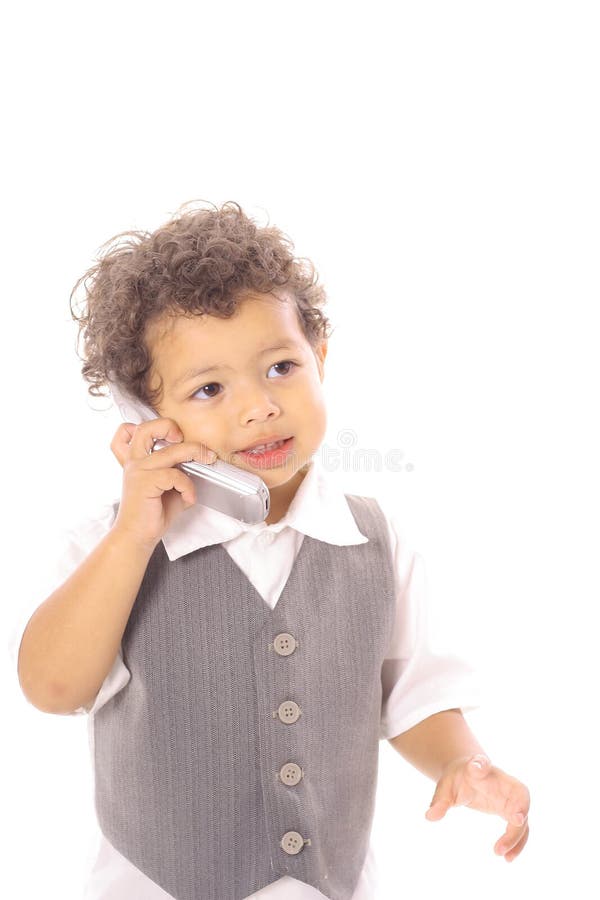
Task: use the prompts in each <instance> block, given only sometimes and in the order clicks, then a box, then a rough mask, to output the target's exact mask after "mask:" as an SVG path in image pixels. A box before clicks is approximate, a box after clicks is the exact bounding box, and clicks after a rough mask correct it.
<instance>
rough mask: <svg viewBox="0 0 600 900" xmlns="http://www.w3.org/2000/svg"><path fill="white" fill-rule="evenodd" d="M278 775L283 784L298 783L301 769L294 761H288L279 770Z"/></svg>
mask: <svg viewBox="0 0 600 900" xmlns="http://www.w3.org/2000/svg"><path fill="white" fill-rule="evenodd" d="M279 777H280V778H281V780H282V781H283V783H284V784H298V782H299V781H300V779H301V778H302V769H301V768H300V766H298V765H296V763H293V762H288V763H286V764H285V765H284V766H282V767H281V769H280V770H279Z"/></svg>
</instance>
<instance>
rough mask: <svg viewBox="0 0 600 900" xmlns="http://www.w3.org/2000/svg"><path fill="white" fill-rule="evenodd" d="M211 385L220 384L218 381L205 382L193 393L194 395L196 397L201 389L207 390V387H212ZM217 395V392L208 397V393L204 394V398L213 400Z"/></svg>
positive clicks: (216, 385)
mask: <svg viewBox="0 0 600 900" xmlns="http://www.w3.org/2000/svg"><path fill="white" fill-rule="evenodd" d="M211 387H219V385H218V384H217V382H216V381H211V382H210V384H204V385H202V387H201V388H198V390H197V391H194V393H193V394H192V397H195V396H196V394H199V393H200V391H205V390H206V388H211ZM216 396H217V395H216V394H209V395H208V397H207V396H206V395H204V399H205V400H211V399H212V398H213V397H216Z"/></svg>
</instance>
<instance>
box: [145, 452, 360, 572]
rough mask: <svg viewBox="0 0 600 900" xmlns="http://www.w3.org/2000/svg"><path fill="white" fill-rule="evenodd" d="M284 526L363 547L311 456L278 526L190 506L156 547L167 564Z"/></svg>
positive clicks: (338, 495) (334, 488) (337, 490)
mask: <svg viewBox="0 0 600 900" xmlns="http://www.w3.org/2000/svg"><path fill="white" fill-rule="evenodd" d="M286 527H289V528H294V529H296V531H300V532H302V533H303V534H305V535H309V537H312V538H316V539H317V540H318V541H325V542H326V543H328V544H337V545H338V546H346V545H348V544H365V543H367V542H368V538H367V537H366V536H365V535H364V534H363V533H362V532H361V531H360V530H359V528H358V526H357V524H356V522H355V520H354V516H353V515H352V511H351V509H350V507H349V505H348V501H347V500H346V497H345V496H344V492H343V490H342V489H341V487H339V486H338V485H336V484H334V483H333V481H332V479H331V477H329V476H328V473H327V472H326V471H325V469H324V468H323V466H322V464H321V462H320V460H319V458H318V457H317V456H313V458H312V460H311V461H310V463H309V468H308V471H307V473H306V475H305V476H304V478H303V479H302V482H301V483H300V487H299V488H298V490H297V491H296V494H295V495H294V498H293V500H292V502H291V503H290V506H289V509H288V511H287V513H286V514H285V516H284V517H283V518H282V519H280V521H279V522H275V523H273V524H272V525H267V524H266V523H265V522H259V523H257V524H255V525H248V524H247V523H246V522H240V521H239V520H238V519H234V518H232V517H231V516H227V515H225V513H222V512H219V511H218V510H216V509H211V508H210V507H208V506H203V505H202V504H199V503H196V504H194V506H191V507H190V508H189V509H186V510H185V511H184V512H183V513H181V515H179V516H178V518H177V519H176V520H175V521H174V522H173V524H172V525H171V526H170V528H168V529H167V531H166V532H165V533H164V535H163V538H162V542H163V544H164V547H165V550H166V551H167V556H168V557H169V559H170V560H171V561H173V560H175V559H178V558H179V557H180V556H185V554H186V553H192V552H193V551H194V550H198V549H200V548H201V547H208V546H210V545H211V544H222V543H224V542H225V541H231V540H233V539H234V538H236V537H238V536H239V535H240V534H243V533H245V532H253V533H256V534H258V533H259V532H262V531H265V530H267V531H272V532H274V533H278V532H280V531H282V530H283V529H284V528H286Z"/></svg>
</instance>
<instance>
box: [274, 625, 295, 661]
mask: <svg viewBox="0 0 600 900" xmlns="http://www.w3.org/2000/svg"><path fill="white" fill-rule="evenodd" d="M273 645H274V647H275V653H278V654H279V656H289V655H290V653H293V652H294V650H295V649H296V639H295V638H294V637H293V635H291V634H287V632H285V631H284V632H282V633H281V634H278V635H277V637H276V638H275V640H274V641H273Z"/></svg>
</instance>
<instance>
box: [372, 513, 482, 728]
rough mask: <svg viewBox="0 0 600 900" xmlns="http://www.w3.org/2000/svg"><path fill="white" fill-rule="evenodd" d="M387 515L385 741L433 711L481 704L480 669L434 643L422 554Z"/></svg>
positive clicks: (382, 672)
mask: <svg viewBox="0 0 600 900" xmlns="http://www.w3.org/2000/svg"><path fill="white" fill-rule="evenodd" d="M380 505H381V504H380ZM382 509H384V507H383V506H382ZM384 511H385V510H384ZM386 519H387V522H388V535H389V539H390V547H391V552H392V559H393V568H394V580H395V586H396V619H395V623H394V628H393V635H392V639H391V641H390V645H389V648H388V650H387V652H386V658H385V660H384V662H383V666H382V670H381V683H382V707H381V727H380V735H379V737H380V740H383V739H388V740H389V739H390V738H392V737H395V736H396V735H398V734H402V732H403V731H407V730H408V729H409V728H412V727H413V726H414V725H417V724H418V723H419V722H421V721H422V720H423V719H426V718H427V717H428V716H431V715H433V714H434V713H437V712H442V711H443V710H446V709H455V708H457V709H461V710H463V711H468V710H472V709H476V708H477V707H478V706H480V704H481V689H480V684H479V682H478V681H477V679H476V670H475V669H474V668H473V667H472V666H470V665H469V664H468V663H467V662H466V661H464V660H463V659H461V658H459V657H458V656H454V655H451V654H446V653H444V654H440V653H436V652H435V651H434V649H433V648H432V646H431V642H430V635H429V628H428V614H427V580H426V572H425V564H424V560H423V557H422V556H420V555H419V554H418V553H415V552H414V551H413V550H412V548H411V547H410V545H409V543H408V541H407V540H406V537H405V535H404V533H403V529H402V528H401V527H400V526H399V525H398V523H397V521H396V520H395V518H394V516H390V515H388V514H387V513H386Z"/></svg>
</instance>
